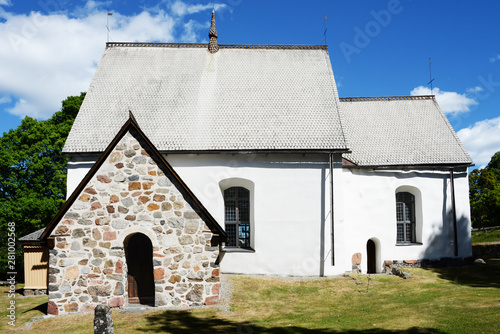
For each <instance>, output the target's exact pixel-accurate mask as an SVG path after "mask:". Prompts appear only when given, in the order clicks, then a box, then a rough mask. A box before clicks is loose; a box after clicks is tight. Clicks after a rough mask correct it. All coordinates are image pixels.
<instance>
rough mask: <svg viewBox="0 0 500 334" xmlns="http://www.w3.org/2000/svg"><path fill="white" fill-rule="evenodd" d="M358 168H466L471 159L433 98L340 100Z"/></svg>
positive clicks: (345, 156)
mask: <svg viewBox="0 0 500 334" xmlns="http://www.w3.org/2000/svg"><path fill="white" fill-rule="evenodd" d="M340 106H341V110H342V114H343V117H344V125H345V132H346V136H347V140H348V142H349V148H350V149H351V151H352V152H351V153H348V154H345V155H344V158H346V159H348V160H349V161H351V162H353V163H355V164H357V165H358V166H401V165H408V166H415V165H446V166H449V165H468V164H470V163H472V159H471V158H470V156H469V154H468V153H467V151H466V150H465V148H464V146H463V145H462V143H461V142H460V140H459V139H458V137H457V134H456V133H455V131H454V130H453V128H452V127H451V125H450V123H449V122H448V119H447V118H446V116H445V115H444V114H443V112H442V111H441V108H439V105H438V104H437V102H436V100H435V99H434V96H396V97H394V96H393V97H358V98H340Z"/></svg>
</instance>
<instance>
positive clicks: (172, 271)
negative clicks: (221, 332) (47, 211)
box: [48, 133, 220, 314]
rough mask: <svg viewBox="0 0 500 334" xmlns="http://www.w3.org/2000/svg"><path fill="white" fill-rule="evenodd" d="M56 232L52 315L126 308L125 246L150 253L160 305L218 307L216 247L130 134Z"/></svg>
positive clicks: (51, 277)
mask: <svg viewBox="0 0 500 334" xmlns="http://www.w3.org/2000/svg"><path fill="white" fill-rule="evenodd" d="M77 198H78V199H77V200H75V201H74V203H73V204H72V205H71V207H70V208H69V209H68V210H67V212H66V214H65V216H64V218H63V219H61V221H60V222H59V224H58V225H57V226H56V228H55V229H54V230H53V232H52V234H51V237H53V238H54V239H55V240H54V244H55V247H54V248H53V249H52V250H50V254H49V304H48V313H49V314H63V313H72V312H90V311H93V310H94V308H95V307H96V306H97V305H99V304H106V305H109V306H110V307H120V306H122V305H124V304H127V303H128V291H127V290H128V284H127V261H126V256H125V255H126V254H125V253H126V251H127V248H126V246H127V240H128V238H129V237H130V236H132V235H133V234H135V233H142V234H144V235H146V236H147V237H148V238H149V240H150V241H151V244H152V247H153V254H152V257H153V276H154V286H155V301H154V304H155V306H163V305H180V306H197V305H203V304H207V305H210V304H216V303H218V301H219V289H220V282H219V265H218V262H217V259H218V255H219V248H218V247H212V246H211V239H212V237H213V234H212V232H211V230H210V229H209V228H208V227H207V225H206V224H205V222H204V221H203V220H202V219H200V217H199V216H198V214H197V213H196V212H195V211H194V210H193V209H192V207H191V206H190V205H189V203H188V202H187V201H186V200H185V199H184V197H183V195H182V194H181V193H180V192H179V191H178V189H177V188H176V187H175V186H174V185H173V184H172V182H171V180H170V179H169V178H168V177H167V176H165V174H164V172H163V171H162V170H161V169H160V168H159V167H158V166H157V164H156V163H155V162H154V160H153V159H151V158H150V156H149V155H148V154H147V153H146V151H145V150H144V149H143V148H142V146H141V145H140V144H139V142H138V141H137V140H136V139H135V138H134V137H133V136H132V135H130V133H127V134H126V135H125V136H124V137H123V138H122V139H121V141H120V142H119V143H118V144H117V145H116V147H115V148H114V149H113V150H112V152H111V153H110V155H109V156H108V157H106V161H105V162H104V163H103V164H102V165H101V167H100V168H99V170H98V171H97V173H96V174H95V175H94V176H93V177H92V178H91V180H90V181H89V182H88V184H87V185H85V187H84V190H83V191H82V192H81V193H80V194H78V197H77Z"/></svg>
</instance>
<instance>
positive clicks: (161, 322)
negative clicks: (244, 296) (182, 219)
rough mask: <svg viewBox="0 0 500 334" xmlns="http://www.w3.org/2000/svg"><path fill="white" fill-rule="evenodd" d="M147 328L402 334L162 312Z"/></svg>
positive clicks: (176, 332) (175, 333)
mask: <svg viewBox="0 0 500 334" xmlns="http://www.w3.org/2000/svg"><path fill="white" fill-rule="evenodd" d="M147 319H148V321H149V324H150V327H149V328H140V329H139V330H140V331H142V332H155V333H171V334H181V333H182V334H184V333H211V334H214V333H215V334H217V333H238V334H257V333H271V334H284V333H303V334H312V333H320V334H321V333H325V334H326V333H332V334H333V333H351V334H356V333H359V334H376V333H401V332H402V331H401V330H389V329H367V330H345V331H342V330H338V331H337V330H332V329H326V328H319V329H308V328H302V327H262V326H258V325H254V324H249V323H245V322H234V321H230V320H227V319H222V318H218V317H211V318H206V319H200V318H197V317H194V316H193V315H192V313H191V312H188V311H171V310H170V311H164V312H161V313H156V314H154V315H150V316H148V317H147ZM403 332H404V333H445V332H443V331H440V330H438V329H436V328H420V327H412V328H408V329H406V330H404V331H403Z"/></svg>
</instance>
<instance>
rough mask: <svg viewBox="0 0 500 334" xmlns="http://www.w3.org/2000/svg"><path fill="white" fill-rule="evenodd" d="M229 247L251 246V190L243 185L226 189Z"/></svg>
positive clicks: (225, 200)
mask: <svg viewBox="0 0 500 334" xmlns="http://www.w3.org/2000/svg"><path fill="white" fill-rule="evenodd" d="M224 207H225V215H224V216H225V218H224V220H225V227H226V233H227V236H228V240H227V247H238V248H250V192H249V191H248V190H247V189H245V188H243V187H232V188H229V189H226V190H225V191H224Z"/></svg>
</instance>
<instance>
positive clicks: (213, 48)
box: [208, 9, 219, 53]
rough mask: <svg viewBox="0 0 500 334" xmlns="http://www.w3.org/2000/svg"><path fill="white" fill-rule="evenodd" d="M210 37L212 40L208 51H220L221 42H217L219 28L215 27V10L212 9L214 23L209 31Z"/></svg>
mask: <svg viewBox="0 0 500 334" xmlns="http://www.w3.org/2000/svg"><path fill="white" fill-rule="evenodd" d="M208 37H209V38H210V41H209V42H208V51H210V52H211V53H216V52H217V51H219V44H217V37H218V36H217V29H215V10H213V9H212V24H211V25H210V31H209V32H208Z"/></svg>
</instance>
